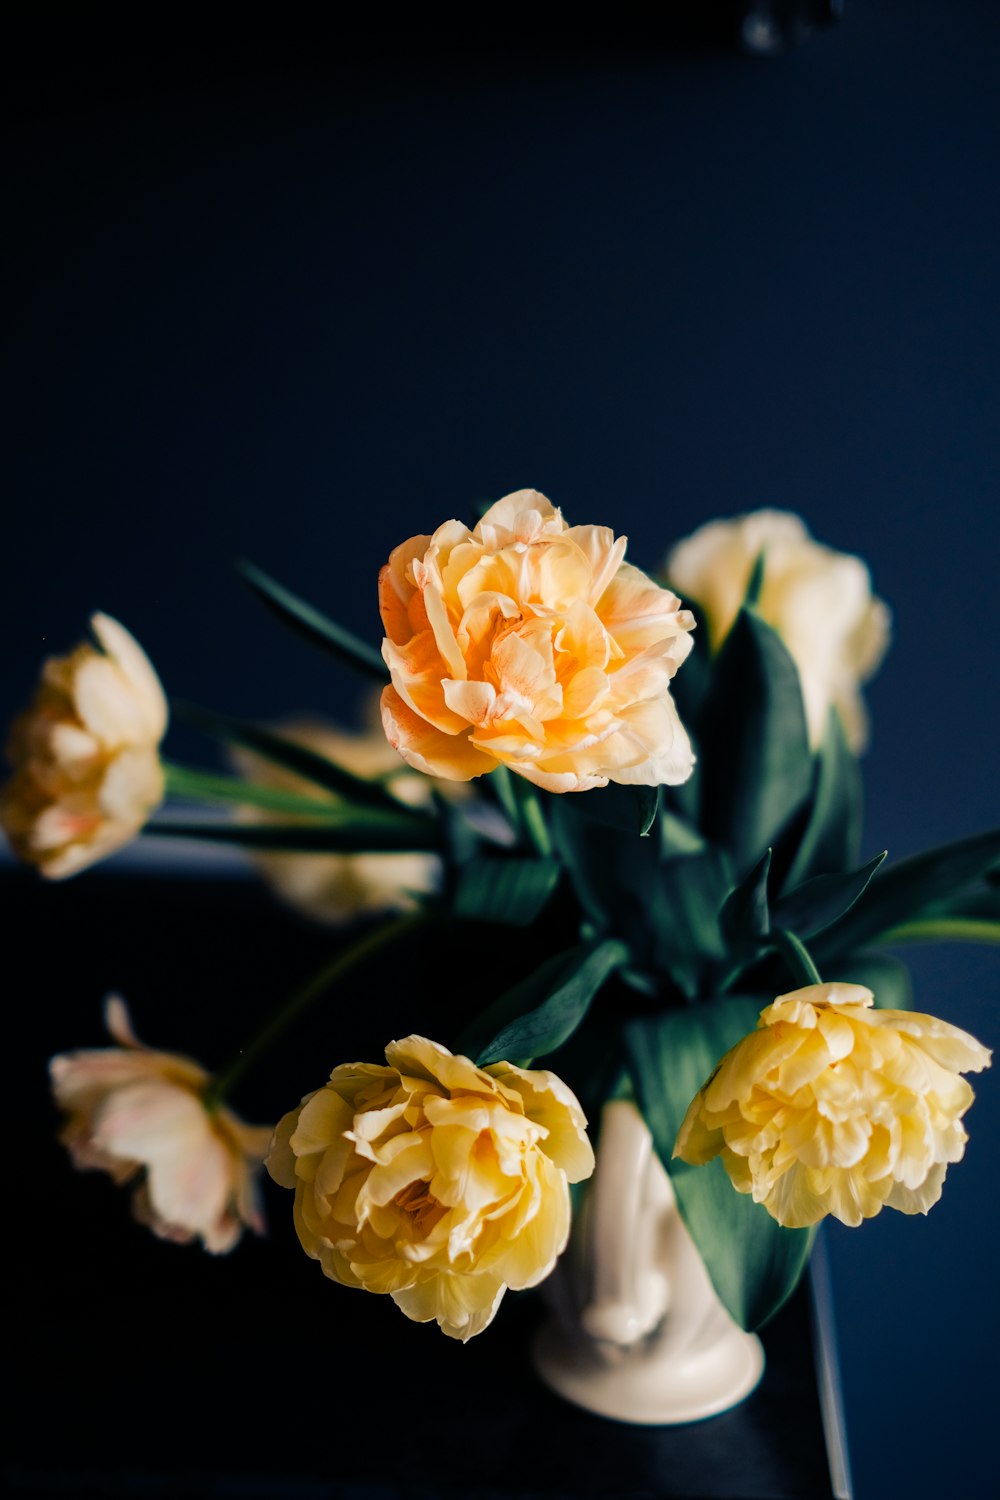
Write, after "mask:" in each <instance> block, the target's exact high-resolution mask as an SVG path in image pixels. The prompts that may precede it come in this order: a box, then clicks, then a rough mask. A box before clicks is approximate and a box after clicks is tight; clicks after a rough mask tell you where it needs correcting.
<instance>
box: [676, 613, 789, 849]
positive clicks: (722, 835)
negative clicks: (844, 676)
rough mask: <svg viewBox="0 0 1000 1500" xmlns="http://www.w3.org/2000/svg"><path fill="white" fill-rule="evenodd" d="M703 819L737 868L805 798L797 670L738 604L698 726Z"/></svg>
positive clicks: (759, 623)
mask: <svg viewBox="0 0 1000 1500" xmlns="http://www.w3.org/2000/svg"><path fill="white" fill-rule="evenodd" d="M701 756H702V767H701V768H702V803H701V806H702V817H701V825H702V827H703V829H704V831H705V832H706V833H707V834H708V836H709V838H711V839H714V840H715V841H716V842H718V843H722V844H725V845H726V846H727V848H729V849H731V850H732V852H733V855H734V858H735V861H736V867H737V871H738V872H739V873H742V872H744V871H746V870H747V869H749V868H750V866H751V865H752V864H754V863H755V862H756V861H757V860H758V859H760V857H761V855H762V854H763V852H764V850H765V849H767V848H768V847H770V846H773V845H774V843H775V840H776V839H777V837H778V834H779V833H780V832H781V830H782V828H783V827H784V826H785V825H786V824H787V823H788V822H789V820H790V819H791V818H792V816H793V815H794V814H795V812H796V811H797V810H798V808H799V807H800V806H801V805H802V803H803V802H804V801H805V799H806V797H807V796H808V795H809V791H810V787H811V784H812V755H811V752H810V749H809V739H808V734H807V732H806V718H805V709H804V708H803V705H802V692H801V688H800V686H799V674H798V669H797V668H796V666H795V663H794V662H793V661H792V658H791V657H790V656H789V654H788V651H787V650H786V648H785V646H784V645H783V643H782V641H781V639H780V637H779V636H778V635H777V633H776V632H775V631H774V630H772V629H771V627H770V626H769V625H767V624H766V623H765V622H764V621H763V620H762V619H760V617H759V616H758V615H756V614H754V613H753V611H752V610H747V609H742V610H741V611H740V613H739V614H738V615H737V617H736V623H735V624H734V626H733V628H732V630H731V631H730V632H729V635H728V636H727V637H726V641H725V644H724V645H723V647H722V650H721V651H720V653H719V655H718V657H717V659H716V662H715V671H714V673H713V678H712V685H711V689H710V691H709V696H708V701H707V702H706V705H705V713H704V718H703V723H702V735H701Z"/></svg>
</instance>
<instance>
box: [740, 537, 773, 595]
mask: <svg viewBox="0 0 1000 1500" xmlns="http://www.w3.org/2000/svg"><path fill="white" fill-rule="evenodd" d="M766 562H767V553H766V551H765V549H764V548H763V547H761V549H760V551H759V552H758V553H757V556H756V557H755V558H754V560H753V567H752V568H751V569H750V577H749V578H748V579H747V587H746V593H745V594H744V595H743V608H744V609H756V607H757V605H758V604H759V603H760V591H761V589H762V588H763V586H764V565H765V563H766Z"/></svg>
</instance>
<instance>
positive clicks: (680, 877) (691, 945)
mask: <svg viewBox="0 0 1000 1500" xmlns="http://www.w3.org/2000/svg"><path fill="white" fill-rule="evenodd" d="M732 887H733V882H732V876H731V872H730V868H729V861H728V859H727V858H726V855H725V853H724V851H723V850H721V849H704V850H703V851H702V852H701V853H700V854H689V855H685V856H683V857H681V858H678V859H671V860H668V861H667V862H666V863H665V864H662V865H660V866H659V869H658V871H657V872H656V874H655V878H654V879H653V880H652V881H651V882H650V883H649V884H648V886H647V889H646V892H645V895H644V897H643V899H644V901H645V903H646V908H647V910H648V913H649V919H650V920H651V921H652V923H653V925H654V928H655V959H656V962H657V964H658V965H659V966H660V967H661V968H663V969H666V970H667V972H668V973H669V974H670V976H671V978H672V979H673V980H674V982H675V983H676V984H677V985H679V986H680V988H681V989H682V990H683V991H684V992H685V993H686V994H687V995H689V996H692V997H693V996H694V995H696V994H698V993H699V991H700V990H701V989H702V987H703V983H704V981H705V979H706V977H707V976H708V974H709V973H710V972H711V971H712V969H713V967H714V966H715V965H717V964H719V963H721V962H722V960H723V959H724V957H725V953H726V946H725V942H724V940H723V937H722V931H721V928H720V926H719V914H720V912H721V910H722V907H723V904H724V902H725V900H726V897H727V896H728V895H729V893H730V891H731V890H732Z"/></svg>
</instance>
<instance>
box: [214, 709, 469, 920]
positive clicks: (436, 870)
mask: <svg viewBox="0 0 1000 1500" xmlns="http://www.w3.org/2000/svg"><path fill="white" fill-rule="evenodd" d="M277 727H278V729H279V732H280V733H281V734H282V735H284V737H285V738H286V739H290V740H294V741H295V743H296V744H299V745H304V746H306V747H307V748H308V749H310V750H316V751H317V752H318V753H319V754H321V755H325V756H327V757H328V758H329V759H330V760H332V761H335V762H336V764H337V765H339V766H342V767H343V768H344V769H345V770H347V771H351V772H352V773H353V774H354V775H355V776H363V777H368V778H371V779H374V778H375V777H381V778H382V779H383V784H384V785H385V786H386V788H387V789H388V790H389V791H391V792H392V794H393V795H394V796H395V797H398V798H399V800H400V801H401V802H404V803H406V804H407V805H408V806H410V807H424V806H428V805H429V804H430V801H431V786H432V783H431V782H430V781H429V780H428V778H427V777H426V776H421V775H419V773H418V772H416V771H413V770H411V769H410V767H409V766H408V765H407V764H406V762H405V761H404V760H402V759H400V757H399V755H398V754H397V753H396V751H395V750H394V749H393V748H392V746H391V745H390V744H389V743H388V742H387V740H386V738H385V735H384V734H383V733H382V731H381V729H373V730H371V731H364V732H362V733H358V734H348V733H347V732H346V731H345V730H340V729H335V728H333V727H332V726H331V725H329V724H322V723H318V722H316V721H313V720H307V719H303V720H293V721H291V722H289V723H287V724H282V725H278V726H277ZM232 754H233V760H234V762H235V764H236V766H237V767H238V769H239V770H240V771H241V773H242V774H243V775H244V776H246V777H247V778H248V779H250V780H252V781H254V782H256V783H257V784H258V785H260V786H266V787H275V788H277V789H280V790H283V791H290V792H301V793H302V794H303V795H305V796H309V797H313V798H317V799H319V800H329V801H330V802H331V803H335V802H336V801H337V800H338V799H337V798H336V797H335V795H334V793H332V792H329V793H324V791H323V790H322V788H320V787H316V786H315V785H314V784H313V783H312V782H309V781H306V780H305V779H304V778H303V777H301V776H296V775H295V774H294V773H293V772H291V771H286V770H284V769H282V768H281V767H280V766H276V765H275V764H274V763H273V762H272V761H269V760H266V759H265V758H264V757H263V756H260V755H254V754H251V753H250V752H248V751H245V750H238V751H233V752H232ZM245 817H246V820H247V821H251V820H252V821H254V822H279V823H288V822H289V821H292V820H291V819H290V818H289V816H288V814H287V813H273V814H268V813H262V812H260V811H258V810H256V809H255V810H254V811H253V813H249V812H248V813H247V814H246V815H245ZM254 862H255V863H256V865H257V867H258V868H259V870H260V871H261V873H262V875H263V876H264V878H265V880H267V882H268V883H269V884H270V886H271V887H272V889H273V890H274V891H275V893H276V894H277V895H278V896H280V897H281V898H282V899H283V900H285V901H287V902H288V903H289V905H291V906H294V907H295V908H296V909H297V910H299V911H301V912H303V913H304V914H305V915H306V916H308V917H311V918H313V920H315V921H317V922H329V923H342V922H348V921H350V920H351V919H352V918H353V917H356V916H358V915H360V914H361V913H366V912H367V913H374V912H389V911H409V910H411V909H412V908H413V907H414V906H415V905H416V900H417V898H418V897H419V896H421V895H425V894H427V893H428V892H430V891H434V890H436V889H437V886H438V884H439V882H440V876H441V861H440V859H439V858H438V856H437V855H436V854H422V853H419V852H415V853H399V854H368V853H363V854H292V853H278V854H270V853H268V854H255V855H254Z"/></svg>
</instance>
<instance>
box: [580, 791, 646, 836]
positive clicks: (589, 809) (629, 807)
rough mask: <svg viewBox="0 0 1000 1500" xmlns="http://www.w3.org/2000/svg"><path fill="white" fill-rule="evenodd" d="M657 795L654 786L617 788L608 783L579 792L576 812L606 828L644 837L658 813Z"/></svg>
mask: <svg viewBox="0 0 1000 1500" xmlns="http://www.w3.org/2000/svg"><path fill="white" fill-rule="evenodd" d="M660 796H661V789H660V788H659V787H658V786H619V785H618V784H617V783H616V782H614V781H611V782H609V783H608V785H607V786H604V787H597V788H595V789H594V790H593V791H590V792H581V793H580V794H579V796H578V798H577V803H578V807H577V810H578V811H579V812H580V813H582V814H583V816H584V817H585V818H593V819H594V820H595V821H596V822H598V823H605V824H607V826H608V827H609V828H619V829H621V830H622V831H623V832H624V833H633V834H639V836H640V837H645V835H646V834H648V833H649V830H650V828H652V826H653V823H654V822H655V820H656V815H657V813H658V812H659V810H660Z"/></svg>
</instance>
